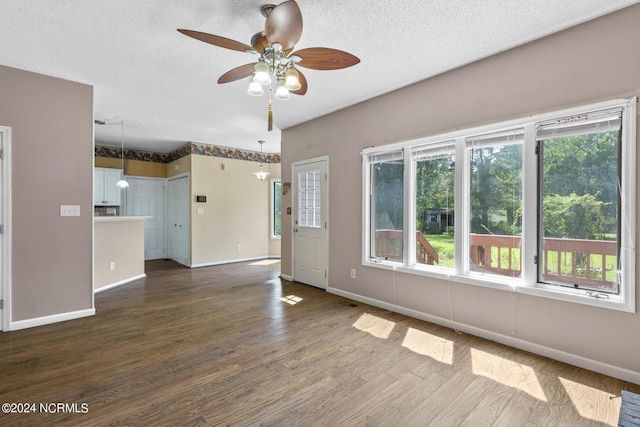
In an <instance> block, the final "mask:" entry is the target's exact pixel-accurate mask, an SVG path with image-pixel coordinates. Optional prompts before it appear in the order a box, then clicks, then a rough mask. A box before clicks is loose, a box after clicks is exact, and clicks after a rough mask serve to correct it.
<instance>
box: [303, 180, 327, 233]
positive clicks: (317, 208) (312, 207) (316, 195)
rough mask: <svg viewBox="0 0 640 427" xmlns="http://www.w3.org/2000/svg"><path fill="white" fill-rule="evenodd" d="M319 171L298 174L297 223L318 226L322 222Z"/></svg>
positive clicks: (304, 225) (312, 226) (305, 225)
mask: <svg viewBox="0 0 640 427" xmlns="http://www.w3.org/2000/svg"><path fill="white" fill-rule="evenodd" d="M321 184H322V181H321V175H320V171H317V170H316V171H309V172H300V173H299V174H298V225H299V226H301V227H310V228H320V227H321V224H322V217H321V216H322V206H321V197H322V194H321Z"/></svg>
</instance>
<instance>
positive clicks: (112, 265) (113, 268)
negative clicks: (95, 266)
mask: <svg viewBox="0 0 640 427" xmlns="http://www.w3.org/2000/svg"><path fill="white" fill-rule="evenodd" d="M115 269H116V263H115V262H113V261H111V264H109V270H111V271H113V270H115Z"/></svg>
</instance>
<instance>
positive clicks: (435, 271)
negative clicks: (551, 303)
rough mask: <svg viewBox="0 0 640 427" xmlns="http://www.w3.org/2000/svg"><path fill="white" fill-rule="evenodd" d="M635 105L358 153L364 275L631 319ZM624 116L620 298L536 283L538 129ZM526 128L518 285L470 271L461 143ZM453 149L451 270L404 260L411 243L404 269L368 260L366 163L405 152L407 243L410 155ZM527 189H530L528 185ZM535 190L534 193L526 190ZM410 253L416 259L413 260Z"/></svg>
mask: <svg viewBox="0 0 640 427" xmlns="http://www.w3.org/2000/svg"><path fill="white" fill-rule="evenodd" d="M636 103H637V99H636V98H635V97H634V98H631V99H615V100H611V101H606V102H600V103H596V104H590V105H584V106H579V107H575V108H569V109H564V110H558V111H552V112H548V113H544V114H538V115H534V116H529V117H523V118H520V119H515V120H510V121H506V122H500V123H494V124H490V125H486V126H480V127H475V128H469V129H463V130H457V131H454V132H449V133H446V134H441V135H436V136H433V137H426V138H418V139H413V140H408V141H403V142H397V143H394V144H389V145H385V146H379V147H371V148H367V149H365V150H363V152H362V156H363V162H362V163H363V167H362V182H363V192H362V193H363V197H362V206H363V210H362V213H363V218H362V221H363V233H362V265H363V266H367V267H374V268H382V269H388V270H396V271H401V272H406V273H410V274H417V275H422V276H426V277H434V278H438V279H446V280H451V281H456V282H461V283H467V284H471V285H478V286H484V287H489V288H492V289H501V290H506V291H511V292H519V293H523V294H528V295H534V296H538V297H544V298H551V299H556V300H561V301H568V302H574V303H579V304H585V305H590V306H596V307H602V308H608V309H613V310H619V311H624V312H630V313H635V310H636V308H635V292H636V284H635V263H636V253H635V231H636V179H637V178H636V142H637V138H636ZM608 108H621V109H622V136H621V143H622V151H621V168H622V170H621V173H620V175H621V184H622V192H621V206H620V209H621V220H620V221H621V222H622V224H621V236H620V238H621V242H620V247H621V251H620V252H621V253H620V255H619V256H620V261H621V268H622V270H621V283H620V291H619V294H618V295H602V294H599V293H597V292H591V291H588V290H585V289H571V288H564V287H559V286H555V285H549V284H545V283H539V282H538V269H537V265H536V263H535V256H536V255H537V247H538V224H537V220H538V213H537V209H538V206H537V205H538V199H537V197H538V193H537V192H538V189H537V185H538V184H537V183H538V166H537V155H536V152H535V149H536V140H537V138H536V124H537V123H539V122H544V121H547V120H551V119H555V118H560V117H565V116H572V115H578V114H582V113H586V112H591V111H596V110H602V109H608ZM514 128H524V131H525V135H524V144H523V171H522V176H523V189H522V197H523V201H522V204H523V218H522V247H521V255H522V260H521V268H522V273H521V277H520V278H510V277H506V276H505V277H501V276H499V275H496V274H482V273H477V272H470V271H469V237H468V236H469V197H468V195H469V188H468V187H469V178H470V177H469V173H470V170H469V167H468V165H469V161H470V159H469V155H470V154H469V149H468V147H467V144H466V139H467V138H469V137H474V136H478V135H481V134H483V133H490V132H499V131H508V130H511V129H514ZM450 140H454V141H455V159H456V170H455V197H454V205H455V218H454V224H455V226H454V229H455V235H454V242H455V246H454V251H455V254H454V257H455V261H454V262H455V267H454V269H453V271H452V269H445V268H442V267H437V266H429V265H415V263H413V262H410V257H408V256H407V255H408V254H411V253H413V252H415V244H416V243H415V242H414V241H413V240H415V239H408V238H405V239H404V249H403V250H404V253H405V257H404V260H403V262H397V261H394V262H391V261H385V260H381V259H376V258H372V257H370V250H371V246H370V244H371V215H370V213H371V212H370V208H371V206H370V200H371V197H370V196H371V190H372V189H371V176H370V175H371V174H370V165H371V163H370V162H369V158H370V156H376V155H382V154H384V153H388V152H392V151H398V150H403V152H404V162H405V175H404V179H405V181H404V206H403V209H404V215H405V217H404V229H403V232H404V233H405V235H406V236H414V235H415V212H414V209H415V200H414V198H415V197H414V196H415V187H416V184H415V182H414V181H415V174H414V172H415V162H414V160H413V156H412V153H413V150H412V149H413V148H414V147H418V146H428V145H430V144H433V145H437V144H439V143H440V144H441V143H442V142H443V141H450ZM527 183H528V185H527ZM531 183H535V185H531ZM412 250H413V252H411V251H412Z"/></svg>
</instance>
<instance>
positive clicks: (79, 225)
mask: <svg viewBox="0 0 640 427" xmlns="http://www.w3.org/2000/svg"><path fill="white" fill-rule="evenodd" d="M0 124H2V125H5V126H9V127H11V132H12V134H11V136H12V142H11V147H12V165H11V167H12V180H13V181H12V185H13V188H12V197H13V200H12V219H13V226H12V233H13V234H12V248H11V249H12V288H11V289H12V307H11V308H12V321H13V322H15V321H22V320H29V319H35V318H39V317H44V316H50V315H57V314H61V313H70V312H78V311H82V310H89V309H92V308H93V291H92V223H93V200H92V197H93V196H92V194H93V188H92V182H93V172H92V170H93V88H92V87H91V86H88V85H84V84H79V83H74V82H70V81H66V80H61V79H56V78H53V77H48V76H43V75H40V74H35V73H30V72H27V71H22V70H17V69H13V68H8V67H4V66H0ZM61 204H67V205H80V213H81V216H80V217H60V205H61Z"/></svg>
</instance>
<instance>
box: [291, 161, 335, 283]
mask: <svg viewBox="0 0 640 427" xmlns="http://www.w3.org/2000/svg"><path fill="white" fill-rule="evenodd" d="M291 177H292V178H291V180H292V182H293V185H292V187H293V194H292V198H293V203H292V205H293V218H292V222H293V224H292V226H293V227H292V235H291V254H292V265H293V268H292V270H293V271H292V272H293V280H295V281H296V282H300V283H305V284H307V285H311V286H316V287H318V288H321V289H325V290H326V289H327V288H328V284H329V157H328V156H323V157H317V158H313V159H309V160H304V161H298V162H293V163H292V164H291Z"/></svg>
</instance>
